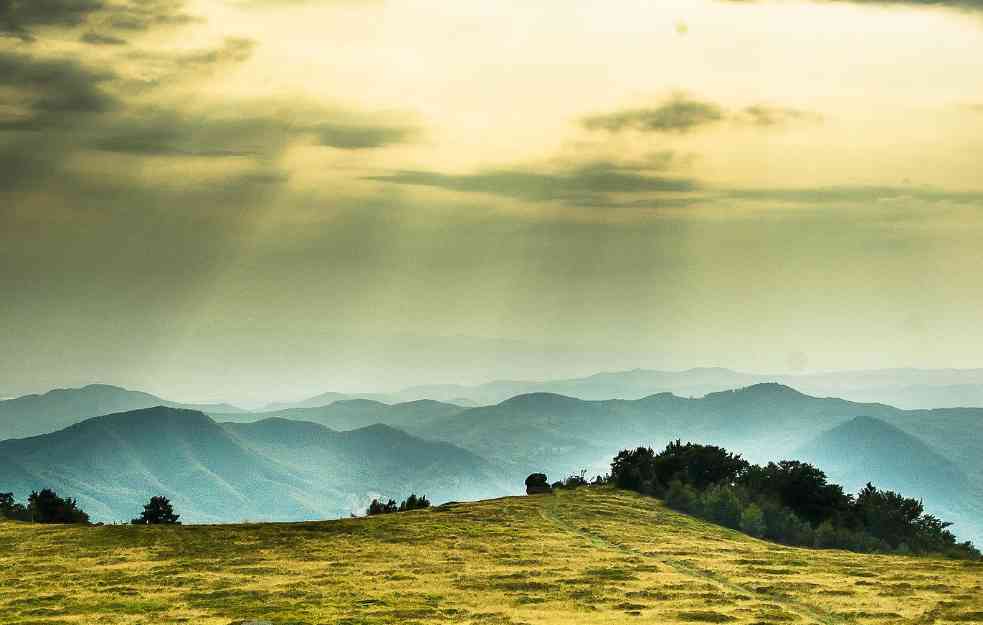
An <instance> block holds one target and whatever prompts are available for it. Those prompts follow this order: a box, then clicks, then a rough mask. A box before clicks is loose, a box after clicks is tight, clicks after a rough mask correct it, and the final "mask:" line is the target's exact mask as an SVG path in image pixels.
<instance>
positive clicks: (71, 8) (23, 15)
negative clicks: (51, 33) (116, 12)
mask: <svg viewBox="0 0 983 625" xmlns="http://www.w3.org/2000/svg"><path fill="white" fill-rule="evenodd" d="M105 6H106V4H105V2H104V1H103V0H0V34H7V35H13V36H15V37H19V38H20V39H24V40H31V39H33V38H34V36H33V35H32V34H31V29H33V28H36V27H39V26H77V25H79V24H81V23H83V22H84V21H85V20H86V19H87V18H88V16H89V15H91V14H92V13H94V12H96V11H100V10H102V9H103V8H104V7H105Z"/></svg>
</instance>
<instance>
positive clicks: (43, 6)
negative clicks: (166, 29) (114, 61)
mask: <svg viewBox="0 0 983 625" xmlns="http://www.w3.org/2000/svg"><path fill="white" fill-rule="evenodd" d="M184 4H185V2H184V0H0V35H4V34H5V35H8V36H13V37H17V38H19V39H21V40H24V41H33V40H34V39H35V31H36V30H37V29H41V28H74V27H79V26H82V25H89V26H92V27H98V28H100V29H105V30H128V31H144V30H148V29H150V28H152V27H156V26H163V25H172V26H173V25H181V24H188V23H191V22H194V21H196V20H197V18H195V17H194V16H192V15H190V14H188V13H185V12H184ZM100 36H102V37H111V35H108V34H106V33H96V32H92V33H90V34H89V35H88V37H89V38H90V39H91V41H89V43H106V42H105V41H95V40H94V38H97V37H100Z"/></svg>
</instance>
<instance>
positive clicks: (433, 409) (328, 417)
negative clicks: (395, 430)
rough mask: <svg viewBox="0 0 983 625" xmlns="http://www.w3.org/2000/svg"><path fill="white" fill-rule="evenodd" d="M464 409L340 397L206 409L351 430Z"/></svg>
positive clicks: (239, 417) (227, 418) (419, 421)
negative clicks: (242, 409) (264, 408)
mask: <svg viewBox="0 0 983 625" xmlns="http://www.w3.org/2000/svg"><path fill="white" fill-rule="evenodd" d="M462 410H464V408H463V407H462V406H457V405H454V404H447V403H443V402H438V401H432V400H429V399H421V400H417V401H411V402H403V403H399V404H384V403H382V402H378V401H373V400H370V399H344V400H339V401H335V402H333V403H331V404H329V405H327V406H319V407H316V408H288V409H285V410H277V411H273V412H250V413H238V414H222V413H218V412H208V414H209V416H211V417H212V418H214V419H215V420H216V421H224V422H239V423H248V422H252V421H262V420H264V419H271V418H278V419H293V420H296V421H311V422H314V423H320V424H321V425H324V426H327V427H329V428H332V429H335V430H354V429H356V428H363V427H366V426H369V425H374V424H376V423H382V424H384V425H391V426H393V427H400V428H401V427H410V426H422V425H423V424H426V423H429V422H430V421H433V420H436V419H440V418H444V417H448V416H450V415H454V414H457V413H459V412H461V411H462Z"/></svg>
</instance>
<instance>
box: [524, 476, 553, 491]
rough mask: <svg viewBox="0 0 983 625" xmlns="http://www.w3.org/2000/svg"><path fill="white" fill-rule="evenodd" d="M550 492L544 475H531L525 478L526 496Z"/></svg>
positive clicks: (548, 483) (550, 489)
mask: <svg viewBox="0 0 983 625" xmlns="http://www.w3.org/2000/svg"><path fill="white" fill-rule="evenodd" d="M552 492H553V489H552V488H550V482H549V480H548V479H546V474H545V473H533V474H532V475H530V476H529V477H527V478H526V494H527V495H542V494H545V493H552Z"/></svg>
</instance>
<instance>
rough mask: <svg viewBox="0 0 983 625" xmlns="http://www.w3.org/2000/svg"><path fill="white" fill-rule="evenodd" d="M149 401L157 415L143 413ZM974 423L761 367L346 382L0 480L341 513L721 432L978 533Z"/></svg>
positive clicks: (88, 425)
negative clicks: (570, 377)
mask: <svg viewBox="0 0 983 625" xmlns="http://www.w3.org/2000/svg"><path fill="white" fill-rule="evenodd" d="M86 392H89V390H88V389H86ZM100 392H102V389H100ZM49 395H51V394H48V395H46V396H41V397H48V396H49ZM56 397H57V395H56ZM126 397H133V395H129V394H127V395H126ZM151 397H152V396H151ZM142 399H143V400H147V399H146V398H142ZM0 406H2V404H0ZM92 409H94V408H92V407H91V404H90V408H89V410H92ZM60 414H64V413H60ZM191 414H193V415H195V416H194V418H191V417H189V416H185V417H182V418H180V419H179V418H177V417H176V416H175V415H191ZM49 416H50V415H47V414H45V413H41V412H39V413H35V414H33V415H32V416H30V419H31V421H30V423H31V424H33V427H34V428H40V427H42V426H41V425H39V424H42V423H46V422H47V421H46V419H48V418H49ZM858 417H859V418H858ZM59 418H61V419H63V420H64V419H67V417H65V416H60V417H59ZM161 419H163V420H164V421H165V422H166V423H167V424H169V425H168V427H167V428H165V429H163V430H160V431H158V430H156V429H154V428H156V427H158V426H157V425H156V424H155V421H156V420H161ZM981 426H983V409H979V408H947V409H933V410H902V409H899V408H895V407H892V406H889V405H885V404H879V403H858V402H852V401H847V400H844V399H839V398H821V397H814V396H811V395H808V394H805V393H802V392H800V391H798V390H795V389H793V388H790V387H788V386H785V385H782V384H777V383H762V384H753V385H751V386H747V387H744V388H740V389H736V390H728V391H721V392H713V393H709V394H706V395H705V396H703V397H695V398H690V397H681V396H678V395H675V394H672V393H657V394H654V395H649V396H646V397H642V398H640V399H604V400H584V399H578V398H574V397H569V396H565V395H560V394H555V393H529V394H522V395H518V396H515V397H511V398H509V399H506V400H504V401H501V402H498V403H496V404H493V405H485V406H478V407H471V408H468V407H464V406H459V405H455V404H451V403H446V402H438V401H431V400H421V401H412V402H402V403H398V404H385V403H382V402H379V401H373V400H365V399H359V400H340V401H335V402H333V403H331V404H329V405H328V406H321V407H313V408H292V409H284V410H279V411H274V412H264V413H244V412H231V413H226V412H222V411H221V408H220V410H219V411H214V410H209V411H208V415H207V416H206V415H205V414H202V413H201V412H200V411H190V412H189V411H186V410H181V409H170V408H166V407H161V408H154V409H153V410H151V411H149V412H147V411H140V410H137V411H129V412H125V413H122V415H115V416H114V417H113V418H108V417H100V418H97V419H89V420H87V421H84V422H83V423H80V424H76V425H73V426H70V427H68V428H66V429H63V430H61V431H58V432H54V433H51V434H46V435H43V436H37V437H33V438H30V439H26V440H21V441H17V440H14V441H7V442H5V443H0V458H3V460H0V491H2V490H5V489H6V490H11V489H14V486H16V487H17V488H18V489H20V491H21V492H23V491H25V490H26V489H28V488H38V487H42V486H56V487H58V488H60V489H63V490H64V491H65V492H66V494H69V495H71V496H78V497H79V498H80V499H81V500H82V501H83V502H84V503H86V504H87V505H88V506H89V507H90V508H91V509H92V510H91V511H92V512H93V514H94V515H95V516H96V517H97V518H103V519H109V518H113V519H115V518H120V517H118V516H117V515H119V514H121V513H123V511H124V509H125V510H130V509H131V508H132V506H133V505H135V503H134V502H135V501H138V500H140V499H141V498H145V497H146V496H148V495H149V494H156V492H157V491H160V492H161V493H163V494H168V496H170V495H171V494H173V495H174V500H175V501H176V502H179V503H180V505H179V508H182V506H183V508H182V509H183V510H185V512H186V514H188V516H189V519H195V520H203V521H211V520H223V521H227V520H238V519H242V518H280V519H286V518H290V519H299V518H312V517H317V516H325V515H327V516H330V515H337V514H347V513H348V512H349V511H351V510H356V509H358V506H360V505H361V504H362V503H363V502H364V501H365V500H366V498H367V497H368V496H369V494H370V493H378V494H380V495H383V496H387V497H401V496H402V497H404V496H406V495H408V494H409V492H408V491H410V490H416V491H418V492H419V491H421V490H427V494H429V495H431V496H432V497H433V498H435V499H439V498H443V497H446V498H447V499H469V498H474V497H475V496H477V495H478V494H479V493H480V495H481V496H496V495H504V494H514V493H516V492H519V491H520V490H521V485H522V481H523V479H524V478H525V476H526V475H528V474H529V473H532V472H534V471H545V472H546V473H548V474H549V475H550V477H551V478H552V479H559V478H561V477H563V476H565V475H568V474H570V473H574V472H579V471H580V470H581V469H586V470H587V471H588V473H589V474H590V475H594V474H596V473H605V472H606V471H607V469H608V464H609V463H610V460H611V458H612V456H613V455H614V454H616V453H617V452H618V451H619V450H620V449H623V448H626V447H633V446H638V445H650V446H652V447H654V448H661V447H663V446H664V445H665V444H666V442H667V441H669V440H674V439H677V438H678V439H682V440H690V441H694V442H705V443H713V444H717V445H722V446H725V447H727V448H728V449H731V450H733V451H736V452H739V453H742V454H743V455H744V456H745V457H747V458H748V459H750V460H752V461H755V462H766V461H770V460H780V459H785V458H801V459H805V460H810V461H813V462H815V463H816V464H817V465H818V466H820V467H821V468H824V469H826V470H827V471H828V472H829V474H830V476H831V477H832V478H833V479H834V480H840V481H842V482H843V483H844V485H846V486H847V487H848V488H850V489H851V490H853V489H855V488H857V487H858V485H862V483H863V482H866V481H868V480H869V481H872V482H874V483H875V485H877V486H879V487H883V488H896V489H899V490H901V491H902V492H904V493H905V494H907V495H909V496H916V497H921V498H924V500H925V501H926V504H927V505H928V506H929V511H930V512H933V513H935V514H937V515H939V516H941V517H943V518H946V519H951V520H955V521H957V523H958V524H957V526H956V529H957V531H958V532H959V534H960V535H962V536H967V537H971V538H974V539H976V540H977V541H979V539H980V537H983V523H981V521H980V520H979V519H983V436H980V435H979V433H980V431H981ZM161 427H162V426H161ZM202 441H204V442H202ZM161 446H163V447H161ZM76 449H78V450H81V451H80V452H76V453H73V452H72V450H76ZM162 449H163V450H164V451H161V450H162ZM93 450H95V451H93ZM167 450H177V452H179V453H178V456H177V457H178V458H179V459H178V460H172V459H170V457H169V456H168V455H167V453H168V452H167ZM216 463H217V464H216ZM213 464H214V465H215V466H214V467H213ZM7 484H10V485H12V486H5V485H7ZM15 490H16V489H15ZM209 493H210V494H209ZM206 495H207V496H206ZM199 499H202V501H199ZM205 499H207V500H208V501H207V502H206V501H204V500H205ZM278 502H279V503H278ZM127 506H129V508H128V507H127ZM126 514H132V512H126Z"/></svg>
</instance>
